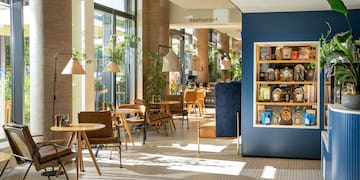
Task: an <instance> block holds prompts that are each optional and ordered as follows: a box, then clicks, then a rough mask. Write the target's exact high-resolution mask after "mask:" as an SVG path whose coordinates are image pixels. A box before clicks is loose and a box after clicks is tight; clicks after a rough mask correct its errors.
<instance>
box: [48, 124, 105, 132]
mask: <svg viewBox="0 0 360 180" xmlns="http://www.w3.org/2000/svg"><path fill="white" fill-rule="evenodd" d="M104 127H105V125H104V124H100V123H77V124H70V125H69V126H65V127H64V126H63V127H59V126H52V127H51V128H50V129H51V130H52V131H63V132H76V131H95V130H98V129H102V128H104Z"/></svg>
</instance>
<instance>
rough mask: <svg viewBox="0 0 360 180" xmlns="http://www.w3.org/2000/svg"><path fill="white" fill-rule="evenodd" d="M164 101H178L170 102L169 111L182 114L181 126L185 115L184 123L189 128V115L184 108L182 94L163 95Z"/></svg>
mask: <svg viewBox="0 0 360 180" xmlns="http://www.w3.org/2000/svg"><path fill="white" fill-rule="evenodd" d="M163 99H164V100H165V101H179V102H180V103H179V104H171V105H170V111H171V114H172V115H180V116H182V117H183V118H182V126H183V127H184V120H185V116H186V124H187V128H188V129H189V116H188V111H187V110H186V109H185V108H184V107H185V106H184V98H183V96H182V95H165V96H164V97H163Z"/></svg>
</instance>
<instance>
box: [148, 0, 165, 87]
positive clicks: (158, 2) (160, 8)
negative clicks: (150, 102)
mask: <svg viewBox="0 0 360 180" xmlns="http://www.w3.org/2000/svg"><path fill="white" fill-rule="evenodd" d="M142 7H143V14H142V21H143V26H142V43H143V44H142V48H143V49H142V50H143V52H142V53H143V54H142V55H143V79H144V82H145V81H146V79H147V76H148V75H149V74H150V72H151V69H152V67H153V62H152V60H151V59H150V56H149V55H150V53H151V52H154V53H157V50H158V47H159V45H165V46H168V45H169V36H170V30H169V1H168V0H152V1H142ZM168 51H169V49H167V48H160V53H161V54H166V53H167V52H168ZM167 80H168V81H169V76H167ZM166 89H167V92H169V88H168V87H167V88H166ZM143 91H144V92H145V91H146V86H144V88H143Z"/></svg>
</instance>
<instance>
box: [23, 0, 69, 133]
mask: <svg viewBox="0 0 360 180" xmlns="http://www.w3.org/2000/svg"><path fill="white" fill-rule="evenodd" d="M29 3H30V11H31V13H32V16H31V20H30V74H31V78H30V102H31V105H30V112H31V113H30V129H31V131H32V133H34V134H43V135H45V138H47V139H51V138H53V132H52V131H50V127H51V126H53V125H54V118H53V116H52V115H53V110H52V107H53V98H54V93H53V85H54V56H55V54H56V53H58V54H59V55H58V62H57V66H56V72H57V73H56V76H57V81H56V86H55V89H56V93H55V97H56V101H55V114H58V113H67V114H71V112H72V99H71V97H72V88H71V82H72V77H71V76H68V75H61V71H62V70H63V68H64V67H65V65H66V63H67V62H68V61H69V59H70V58H71V49H72V46H71V44H72V41H71V39H72V38H71V36H72V30H71V29H72V21H71V16H72V12H71V0H63V1H49V0H36V1H29ZM55 138H56V137H55Z"/></svg>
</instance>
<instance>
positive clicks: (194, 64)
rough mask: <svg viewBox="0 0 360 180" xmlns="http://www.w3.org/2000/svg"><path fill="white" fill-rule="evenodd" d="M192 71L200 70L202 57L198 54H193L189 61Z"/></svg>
mask: <svg viewBox="0 0 360 180" xmlns="http://www.w3.org/2000/svg"><path fill="white" fill-rule="evenodd" d="M189 70H190V71H200V58H199V57H198V56H197V55H193V56H192V57H191V59H190V62H189Z"/></svg>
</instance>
